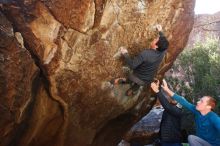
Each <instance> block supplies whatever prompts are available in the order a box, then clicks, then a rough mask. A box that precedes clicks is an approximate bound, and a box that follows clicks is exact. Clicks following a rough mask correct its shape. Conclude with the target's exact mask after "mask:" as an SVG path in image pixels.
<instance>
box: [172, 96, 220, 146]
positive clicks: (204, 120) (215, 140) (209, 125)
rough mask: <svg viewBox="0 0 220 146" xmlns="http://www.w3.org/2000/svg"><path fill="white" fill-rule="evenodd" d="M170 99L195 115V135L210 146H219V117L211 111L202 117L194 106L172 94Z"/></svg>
mask: <svg viewBox="0 0 220 146" xmlns="http://www.w3.org/2000/svg"><path fill="white" fill-rule="evenodd" d="M172 98H173V99H174V100H176V101H177V102H179V103H180V104H181V105H182V106H183V107H185V108H187V109H188V110H190V111H191V112H192V113H193V114H194V115H195V123H196V135H197V136H198V137H200V138H202V139H204V140H206V141H207V142H208V143H210V144H211V145H212V146H220V117H219V116H218V115H217V114H216V113H214V112H212V111H211V112H209V113H208V114H206V115H202V114H201V113H200V112H199V111H198V110H196V106H195V105H193V104H191V103H189V102H188V101H187V100H185V99H184V98H183V97H181V96H179V95H177V94H174V95H173V97H172Z"/></svg>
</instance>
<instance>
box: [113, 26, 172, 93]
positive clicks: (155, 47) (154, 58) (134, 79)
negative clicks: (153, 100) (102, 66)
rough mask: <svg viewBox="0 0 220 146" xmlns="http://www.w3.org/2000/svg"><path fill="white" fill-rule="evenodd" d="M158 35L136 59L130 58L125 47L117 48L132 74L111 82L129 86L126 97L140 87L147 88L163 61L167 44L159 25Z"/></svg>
mask: <svg viewBox="0 0 220 146" xmlns="http://www.w3.org/2000/svg"><path fill="white" fill-rule="evenodd" d="M156 30H157V31H158V34H159V35H157V36H156V37H155V38H154V39H153V40H152V41H151V43H150V48H149V49H145V50H143V51H142V52H141V53H139V54H138V55H137V56H136V57H134V58H130V56H129V54H128V50H127V49H126V48H125V47H120V48H119V53H118V54H121V55H122V56H123V58H124V59H125V62H126V64H127V65H128V66H129V68H130V69H132V70H133V73H130V74H129V75H128V77H127V78H117V79H113V80H112V81H111V83H112V84H128V83H129V84H130V85H131V87H130V88H129V89H128V90H127V91H126V95H127V96H132V95H134V94H135V93H136V91H138V89H139V87H140V86H149V85H150V83H151V82H152V81H153V79H154V76H155V74H156V72H157V69H158V67H159V65H160V63H161V62H162V60H163V57H164V55H165V52H166V50H167V48H168V46H169V42H168V40H167V39H166V37H165V36H164V34H163V33H162V27H161V25H156Z"/></svg>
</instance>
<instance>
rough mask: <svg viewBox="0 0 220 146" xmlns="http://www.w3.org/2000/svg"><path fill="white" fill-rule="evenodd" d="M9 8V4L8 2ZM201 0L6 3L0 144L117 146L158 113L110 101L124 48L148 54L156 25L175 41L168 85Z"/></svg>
mask: <svg viewBox="0 0 220 146" xmlns="http://www.w3.org/2000/svg"><path fill="white" fill-rule="evenodd" d="M5 1H7V0H5ZM194 3H195V2H194V0H185V1H182V0H166V1H163V0H130V1H127V0H95V1H90V0H83V1H79V0H25V1H24V0H17V1H16V2H15V1H14V2H13V1H7V3H2V4H0V7H1V15H0V16H1V28H0V33H1V36H0V38H1V40H0V64H1V66H0V70H1V74H0V78H1V81H0V91H1V96H0V101H1V104H0V105H1V106H0V112H1V113H0V114H1V118H0V121H1V122H0V128H1V132H0V139H1V141H0V145H2V146H8V145H15V146H30V145H31V146H39V145H40V146H86V145H93V146H103V145H106V146H107V145H109V146H113V145H116V144H117V143H118V142H119V141H120V139H121V138H122V136H123V134H124V133H125V132H126V131H127V130H128V129H129V128H130V127H131V126H132V125H133V124H134V122H136V121H137V120H138V119H140V118H141V117H142V116H143V115H144V114H146V112H148V111H149V110H150V109H151V107H152V106H153V104H154V102H155V99H154V98H150V93H149V92H148V91H145V92H144V94H143V95H141V96H140V97H137V98H123V99H122V98H120V97H114V96H111V94H110V92H109V90H101V85H102V83H103V81H106V80H110V79H111V78H115V77H118V76H124V74H123V72H122V65H123V62H122V60H115V59H114V58H113V56H114V54H115V52H117V50H118V47H120V46H126V47H128V51H129V52H130V53H131V55H135V54H137V53H138V52H139V51H141V50H143V49H144V48H147V47H148V45H147V43H148V39H147V38H150V36H151V35H152V33H153V26H154V25H155V24H158V23H159V24H161V25H162V26H163V29H164V33H165V34H166V36H167V37H168V39H169V41H170V47H169V51H168V53H167V55H166V58H165V60H164V62H163V64H162V65H161V67H160V70H159V72H158V77H159V78H161V77H162V76H163V74H164V72H166V71H167V70H168V69H169V68H170V66H171V65H172V63H173V61H174V60H175V58H176V57H177V55H178V54H179V53H180V52H181V51H182V49H183V47H184V46H185V44H186V41H187V39H188V35H189V33H190V31H191V29H192V25H193V17H194V12H193V9H194Z"/></svg>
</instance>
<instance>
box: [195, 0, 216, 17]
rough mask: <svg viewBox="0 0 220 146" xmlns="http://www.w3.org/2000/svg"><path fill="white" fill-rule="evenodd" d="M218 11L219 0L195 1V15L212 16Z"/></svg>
mask: <svg viewBox="0 0 220 146" xmlns="http://www.w3.org/2000/svg"><path fill="white" fill-rule="evenodd" d="M218 11H220V0H196V6H195V13H196V14H213V13H216V12H218Z"/></svg>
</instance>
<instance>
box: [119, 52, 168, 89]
mask: <svg viewBox="0 0 220 146" xmlns="http://www.w3.org/2000/svg"><path fill="white" fill-rule="evenodd" d="M165 52H166V51H163V52H160V51H157V50H154V49H145V50H144V51H142V52H141V53H140V54H138V56H136V57H134V58H133V59H131V58H130V57H129V54H128V53H126V54H123V56H124V57H125V61H126V63H127V64H128V66H129V67H130V68H131V69H133V74H134V75H135V76H136V77H138V78H139V79H141V80H142V81H144V82H145V84H147V85H149V84H150V83H151V82H152V81H153V78H154V75H155V74H156V72H157V69H158V67H159V65H160V63H161V61H162V60H163V57H164V54H165Z"/></svg>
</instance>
